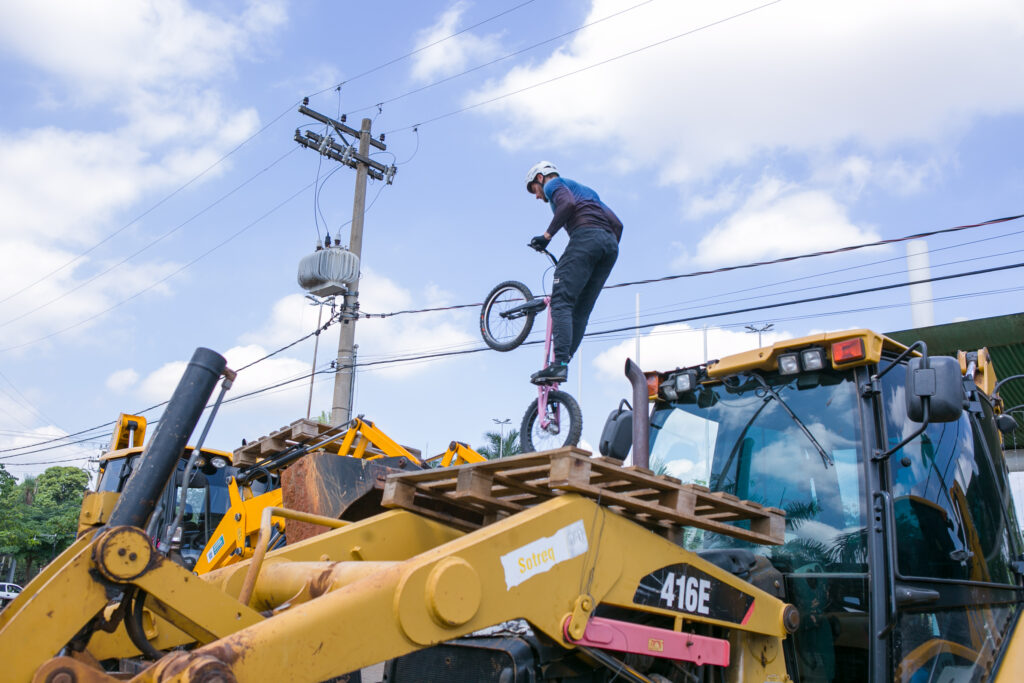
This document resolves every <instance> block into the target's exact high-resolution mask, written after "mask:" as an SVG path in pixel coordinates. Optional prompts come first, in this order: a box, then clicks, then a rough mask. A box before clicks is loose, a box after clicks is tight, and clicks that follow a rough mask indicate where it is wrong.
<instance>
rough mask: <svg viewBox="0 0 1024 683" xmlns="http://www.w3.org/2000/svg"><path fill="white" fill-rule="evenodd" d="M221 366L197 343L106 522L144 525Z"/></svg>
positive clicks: (214, 355)
mask: <svg viewBox="0 0 1024 683" xmlns="http://www.w3.org/2000/svg"><path fill="white" fill-rule="evenodd" d="M225 367H227V361H226V360H224V357H223V356H221V355H220V354H219V353H217V352H216V351H211V350H210V349H204V348H202V347H200V348H198V349H196V351H195V353H193V354H192V360H190V361H189V363H188V366H187V367H186V368H185V374H183V375H182V376H181V381H180V382H178V387H177V388H176V389H175V390H174V394H172V395H171V400H170V401H169V402H168V403H167V409H166V410H165V411H164V414H163V415H162V416H161V417H160V422H159V424H157V427H156V433H155V434H154V435H153V439H152V440H151V441H150V442H149V445H147V446H146V450H145V451H143V453H142V457H140V458H139V464H138V465H137V466H136V468H135V471H134V472H132V476H131V477H129V478H128V482H127V483H126V484H125V486H124V490H123V491H122V492H121V496H120V498H118V501H117V505H116V506H115V507H114V511H113V512H112V513H111V514H110V521H109V522H108V524H109V525H110V526H120V525H128V526H134V527H140V528H145V526H146V520H147V519H148V518H149V516H150V515H151V514H153V509H154V508H155V507H156V504H157V501H158V500H159V499H160V495H161V493H162V492H163V490H164V487H165V486H166V485H167V482H168V481H169V480H170V478H171V477H172V476H173V475H174V470H175V468H176V467H177V466H178V459H179V458H180V457H181V454H182V453H183V452H184V451H185V446H186V445H187V444H188V439H189V437H190V436H192V431H193V430H194V429H195V428H196V424H197V423H198V422H199V417H200V416H201V415H202V413H203V409H204V408H205V407H206V402H207V401H209V400H210V395H211V394H212V393H213V389H214V387H216V386H217V380H218V379H220V376H221V373H222V372H224V368H225Z"/></svg>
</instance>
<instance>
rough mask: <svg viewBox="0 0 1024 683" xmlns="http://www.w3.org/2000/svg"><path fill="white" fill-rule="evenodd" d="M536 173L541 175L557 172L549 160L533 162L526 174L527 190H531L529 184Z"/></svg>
mask: <svg viewBox="0 0 1024 683" xmlns="http://www.w3.org/2000/svg"><path fill="white" fill-rule="evenodd" d="M538 173H540V174H541V175H550V174H552V173H558V169H557V168H555V165H554V164H553V163H551V162H550V161H538V162H537V163H535V164H534V165H533V166H531V167H530V172H529V173H527V174H526V191H527V192H532V190H530V185H531V184H532V183H533V181H534V179H535V178H536V177H537V174H538Z"/></svg>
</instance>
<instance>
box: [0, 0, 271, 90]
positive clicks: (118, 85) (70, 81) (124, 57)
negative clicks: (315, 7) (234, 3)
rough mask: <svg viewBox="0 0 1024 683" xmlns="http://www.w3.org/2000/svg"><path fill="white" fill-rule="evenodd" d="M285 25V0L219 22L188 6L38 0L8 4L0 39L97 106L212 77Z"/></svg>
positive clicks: (0, 16) (172, 1)
mask: <svg viewBox="0 0 1024 683" xmlns="http://www.w3.org/2000/svg"><path fill="white" fill-rule="evenodd" d="M284 19H285V17H284V12H283V8H282V6H281V3H280V2H266V1H258V2H250V3H248V6H247V7H246V8H245V9H243V11H242V12H241V13H239V14H238V15H236V16H225V17H219V16H216V15H214V14H211V13H208V12H204V11H202V10H199V9H197V8H194V7H192V6H190V5H189V3H188V2H186V1H184V0H149V1H146V0H141V1H136V2H120V1H118V0H94V1H92V2H87V3H71V4H68V3H65V2H61V1H60V0H33V1H32V2H7V3H4V4H3V7H2V8H0V39H2V41H3V43H4V44H5V46H6V49H7V50H8V51H10V52H13V53H15V54H16V55H18V56H19V57H21V58H22V59H23V60H25V61H26V62H28V63H30V64H32V65H34V66H36V67H37V68H40V69H42V70H44V71H46V72H49V73H52V74H55V75H57V76H58V77H60V78H61V79H63V80H64V82H65V84H66V85H67V86H68V89H69V94H71V95H73V96H74V97H76V98H81V99H82V100H86V101H93V102H97V101H101V100H104V99H106V98H108V97H110V96H112V95H117V96H118V97H119V98H120V97H124V96H126V95H127V96H129V97H131V96H132V95H133V94H136V93H137V92H138V91H143V92H147V91H148V92H153V91H154V90H165V91H167V90H169V89H174V88H176V87H178V86H181V85H183V84H185V85H191V84H192V83H193V82H194V81H196V80H205V79H209V78H210V77H212V76H214V75H217V74H219V73H222V72H223V71H224V70H225V69H226V68H230V67H231V65H232V63H233V61H234V59H235V57H236V56H237V55H238V54H239V53H244V52H245V51H247V50H248V49H249V48H250V45H251V42H252V40H253V38H256V37H259V36H260V35H261V34H264V33H266V32H267V31H270V30H272V29H273V28H275V27H277V26H278V25H280V24H281V23H282V22H283V21H284ZM55 46H59V47H60V49H54V47H55Z"/></svg>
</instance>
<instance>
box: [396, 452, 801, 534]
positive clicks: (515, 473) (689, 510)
mask: <svg viewBox="0 0 1024 683" xmlns="http://www.w3.org/2000/svg"><path fill="white" fill-rule="evenodd" d="M392 483H393V484H394V486H392ZM568 492H571V493H577V494H579V495H583V496H587V497H589V498H592V499H595V500H597V501H598V502H599V503H600V504H601V505H603V506H605V507H606V508H608V509H609V510H611V511H612V512H614V513H616V514H621V515H623V516H625V517H627V518H628V519H631V520H633V521H635V522H636V523H638V524H641V525H643V526H645V527H648V528H651V529H654V530H658V531H659V533H667V534H678V533H679V529H680V528H681V527H686V526H693V527H697V528H701V529H705V530H708V531H714V532H717V533H722V534H727V535H730V536H734V537H737V538H742V539H745V540H748V541H751V542H754V543H761V544H780V543H782V542H783V540H784V534H785V513H784V512H783V511H782V510H779V509H778V508H769V507H764V506H762V505H760V504H758V503H754V502H750V501H743V500H740V499H739V498H737V497H736V496H734V495H731V494H728V493H723V492H716V493H712V492H711V491H709V490H708V488H707V487H705V486H699V485H695V484H683V483H681V482H680V480H678V479H676V478H674V477H669V476H665V475H656V474H654V473H653V472H651V471H650V470H647V469H645V468H640V467H623V466H622V464H621V462H619V461H618V460H614V459H611V458H600V457H597V458H592V457H589V454H588V453H587V452H586V451H582V450H580V449H576V448H562V449H557V450H553V451H546V452H543V453H527V454H523V455H519V456H513V457H511V458H503V459H500V460H491V461H487V462H484V463H475V464H471V465H460V466H458V467H452V468H446V469H444V470H429V471H423V472H406V473H401V474H395V475H392V476H391V477H389V478H388V487H386V488H385V499H384V505H385V506H387V507H401V508H405V509H409V510H413V511H415V512H418V513H422V514H424V515H427V516H429V517H432V518H433V519H438V520H441V521H443V522H445V523H449V521H446V520H454V521H451V522H450V523H452V524H454V525H456V526H457V527H458V528H462V529H465V528H478V527H479V526H480V525H485V524H490V523H493V522H494V521H496V520H498V519H502V518H504V517H506V516H508V515H510V514H515V513H516V512H518V511H520V510H523V509H526V508H528V507H530V506H533V505H537V504H539V503H542V502H543V501H545V500H548V499H550V498H552V497H555V496H558V495H563V494H564V493H568ZM742 520H749V522H750V525H749V526H750V528H749V529H745V528H742V527H738V526H732V525H731V524H728V523H727V522H736V521H742Z"/></svg>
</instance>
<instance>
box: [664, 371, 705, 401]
mask: <svg viewBox="0 0 1024 683" xmlns="http://www.w3.org/2000/svg"><path fill="white" fill-rule="evenodd" d="M696 387H697V373H696V372H694V371H693V370H685V371H683V372H677V373H676V374H674V375H669V377H668V379H666V380H665V381H664V382H662V383H661V386H660V387H659V388H658V389H659V391H660V392H661V395H662V396H664V397H665V398H666V399H667V400H669V401H673V402H674V401H678V400H679V397H680V396H681V395H683V394H688V393H690V392H691V391H693V390H694V389H695V388H696Z"/></svg>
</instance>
